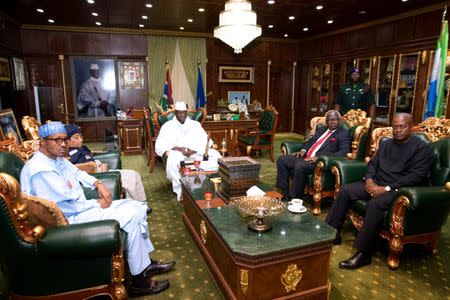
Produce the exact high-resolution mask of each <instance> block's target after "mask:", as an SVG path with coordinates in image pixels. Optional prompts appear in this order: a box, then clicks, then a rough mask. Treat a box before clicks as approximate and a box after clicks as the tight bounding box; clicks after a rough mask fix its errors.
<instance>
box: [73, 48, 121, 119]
mask: <svg viewBox="0 0 450 300" xmlns="http://www.w3.org/2000/svg"><path fill="white" fill-rule="evenodd" d="M70 65H71V68H72V91H73V92H72V93H73V99H74V107H75V119H76V120H77V121H84V120H85V121H88V120H92V119H99V118H100V119H111V118H115V117H116V107H117V102H118V101H117V100H118V98H119V97H118V76H117V75H116V74H117V71H116V66H117V63H116V59H115V58H104V57H86V56H74V57H71V58H70Z"/></svg>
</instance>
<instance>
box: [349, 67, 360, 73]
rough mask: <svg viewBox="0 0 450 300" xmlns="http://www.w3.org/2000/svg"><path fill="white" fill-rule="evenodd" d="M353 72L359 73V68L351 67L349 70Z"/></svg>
mask: <svg viewBox="0 0 450 300" xmlns="http://www.w3.org/2000/svg"><path fill="white" fill-rule="evenodd" d="M353 73H358V74H359V69H358V68H353V69H352V70H351V71H350V74H353Z"/></svg>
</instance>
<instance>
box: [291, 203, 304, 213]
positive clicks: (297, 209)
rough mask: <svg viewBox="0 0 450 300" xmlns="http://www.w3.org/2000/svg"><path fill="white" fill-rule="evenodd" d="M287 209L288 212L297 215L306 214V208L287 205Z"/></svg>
mask: <svg viewBox="0 0 450 300" xmlns="http://www.w3.org/2000/svg"><path fill="white" fill-rule="evenodd" d="M287 208H288V210H289V211H290V212H293V213H297V214H299V213H304V212H306V207H304V206H299V205H289V206H288V207H287Z"/></svg>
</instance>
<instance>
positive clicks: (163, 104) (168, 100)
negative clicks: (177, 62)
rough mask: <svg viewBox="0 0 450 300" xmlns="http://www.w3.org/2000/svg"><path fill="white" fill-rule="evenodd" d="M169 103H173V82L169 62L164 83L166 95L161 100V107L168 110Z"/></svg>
mask: <svg viewBox="0 0 450 300" xmlns="http://www.w3.org/2000/svg"><path fill="white" fill-rule="evenodd" d="M169 105H173V98H172V82H171V81H170V67H169V64H166V81H165V83H164V95H163V98H162V101H161V107H162V109H163V110H164V111H166V110H167V107H168V106H169Z"/></svg>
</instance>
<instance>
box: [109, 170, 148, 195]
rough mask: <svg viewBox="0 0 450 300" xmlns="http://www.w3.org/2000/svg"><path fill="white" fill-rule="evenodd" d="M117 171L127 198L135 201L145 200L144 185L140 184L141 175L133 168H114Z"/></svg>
mask: <svg viewBox="0 0 450 300" xmlns="http://www.w3.org/2000/svg"><path fill="white" fill-rule="evenodd" d="M114 171H119V172H120V175H121V178H122V187H123V188H124V189H125V194H126V198H127V199H133V200H137V201H143V202H146V201H147V196H146V195H145V190H144V185H143V184H142V179H141V175H139V173H138V172H136V171H135V170H127V169H122V170H114Z"/></svg>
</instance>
